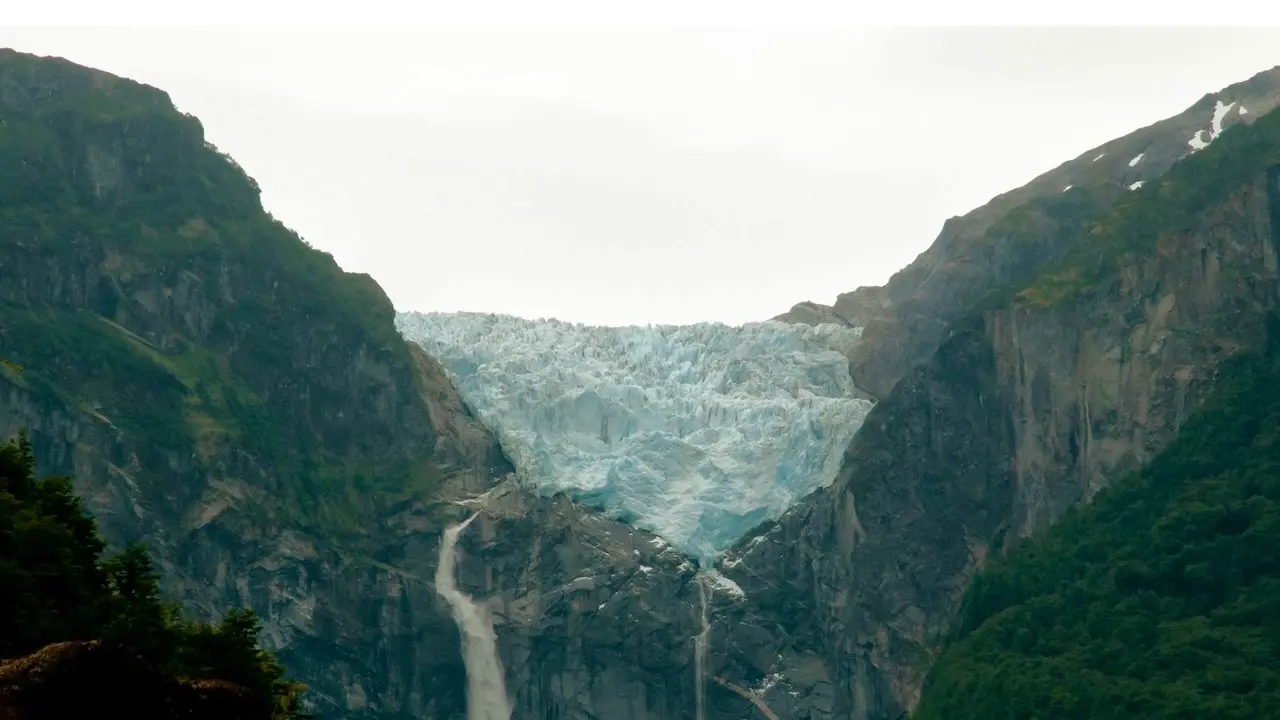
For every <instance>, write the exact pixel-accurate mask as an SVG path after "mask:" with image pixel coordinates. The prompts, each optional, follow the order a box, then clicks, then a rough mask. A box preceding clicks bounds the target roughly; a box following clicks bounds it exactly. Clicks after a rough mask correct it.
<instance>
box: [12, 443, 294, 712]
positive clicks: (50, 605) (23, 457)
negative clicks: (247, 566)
mask: <svg viewBox="0 0 1280 720" xmlns="http://www.w3.org/2000/svg"><path fill="white" fill-rule="evenodd" d="M105 550H106V548H105V545H104V543H103V542H102V540H101V539H99V537H98V533H97V530H96V527H95V525H94V522H93V520H92V519H90V518H89V517H87V516H86V515H85V513H84V512H83V510H82V508H81V505H80V501H79V499H78V498H77V497H76V495H75V493H74V492H73V491H72V488H71V483H70V481H69V480H67V479H66V478H62V477H47V478H44V479H37V477H36V475H35V458H34V457H33V455H32V450H31V445H30V443H29V442H28V441H27V439H26V437H25V436H22V437H19V438H18V439H17V440H16V441H10V442H7V443H5V444H3V445H0V658H19V657H22V656H25V655H29V654H31V653H33V652H36V651H38V650H40V649H41V648H43V647H45V646H47V645H49V644H51V643H58V642H64V641H71V640H80V641H97V642H98V643H99V644H100V645H101V646H105V647H108V648H111V649H112V650H114V651H116V653H117V656H118V657H126V658H128V659H129V661H130V662H136V663H138V664H140V665H143V666H146V667H148V668H150V669H153V670H154V671H156V672H157V673H159V674H163V675H166V676H170V677H179V678H184V679H186V680H201V679H204V680H217V681H219V682H221V683H226V684H230V685H232V686H235V688H237V692H238V693H239V694H240V695H242V696H243V697H245V698H246V699H247V705H248V706H249V707H250V708H256V709H254V710H253V712H252V716H254V717H261V718H263V719H264V720H265V719H267V718H271V719H273V720H275V719H284V718H301V717H306V716H305V715H304V714H303V713H302V712H301V711H300V697H301V693H302V691H303V688H302V686H301V685H298V684H296V683H293V682H290V681H289V680H287V679H286V678H285V673H284V669H283V668H282V667H281V666H280V664H279V663H277V662H276V660H275V658H274V657H272V656H271V655H270V654H269V653H267V652H265V651H263V650H261V649H260V648H259V647H258V643H257V638H258V633H259V630H260V625H259V621H258V619H257V618H256V617H255V616H254V615H253V613H252V612H250V611H247V610H243V611H242V610H232V611H230V612H228V613H227V615H226V616H225V617H224V618H223V619H222V620H221V622H220V623H218V624H216V625H211V624H207V623H201V622H194V621H191V620H188V619H185V618H184V617H183V616H182V613H181V612H180V611H179V609H178V608H177V607H175V606H172V605H169V604H167V603H165V602H164V601H163V600H162V599H161V596H160V591H159V587H158V578H157V574H156V572H155V571H154V569H153V567H152V564H151V560H150V558H149V557H148V555H147V552H146V550H145V549H144V548H142V547H141V546H138V545H135V546H131V547H129V548H126V549H125V550H123V551H122V552H119V553H116V554H107V553H106V552H105ZM0 667H2V666H0ZM0 700H2V699H0ZM138 700H139V702H141V701H143V700H145V698H138ZM3 706H4V703H3V702H2V701H0V711H2V710H3V709H4V707H3ZM113 709H114V708H101V710H103V711H109V710H113ZM122 709H128V708H122ZM0 715H3V712H0ZM6 717H7V716H6Z"/></svg>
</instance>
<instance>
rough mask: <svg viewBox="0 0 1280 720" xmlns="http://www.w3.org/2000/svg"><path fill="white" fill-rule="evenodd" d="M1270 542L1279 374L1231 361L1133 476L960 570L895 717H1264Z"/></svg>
mask: <svg viewBox="0 0 1280 720" xmlns="http://www.w3.org/2000/svg"><path fill="white" fill-rule="evenodd" d="M1224 137H1225V136H1224ZM1220 140H1221V138H1220ZM1277 548H1280V369H1278V368H1277V366H1276V365H1275V363H1274V362H1273V361H1270V360H1264V359H1262V358H1260V357H1257V356H1252V355H1250V356H1242V357H1237V358H1234V359H1232V360H1230V361H1228V362H1227V363H1225V364H1224V366H1223V368H1222V369H1221V374H1220V378H1219V381H1218V384H1217V389H1216V391H1215V395H1214V397H1213V398H1211V399H1210V400H1209V401H1208V402H1207V403H1206V404H1205V405H1204V406H1203V407H1202V409H1201V410H1200V411H1199V412H1198V413H1197V414H1196V415H1195V417H1194V418H1192V419H1191V420H1190V421H1189V422H1188V423H1187V425H1186V426H1184V427H1183V429H1182V431H1181V432H1180V434H1179V437H1178V439H1177V440H1176V441H1175V442H1174V443H1173V444H1172V445H1171V446H1170V447H1169V448H1168V449H1166V450H1165V451H1164V452H1163V453H1161V454H1160V456H1159V457H1158V458H1157V459H1156V460H1155V461H1153V462H1152V463H1151V464H1150V465H1149V466H1148V467H1147V468H1146V469H1145V470H1143V471H1141V472H1140V473H1137V474H1135V475H1133V476H1131V477H1128V478H1125V479H1123V480H1120V481H1118V482H1116V483H1115V484H1114V485H1113V486H1112V487H1110V488H1109V489H1107V490H1104V491H1102V492H1101V493H1099V494H1098V496H1097V498H1096V499H1095V500H1094V502H1093V503H1092V504H1090V505H1088V506H1085V507H1081V508H1077V509H1075V510H1072V511H1071V512H1069V513H1068V514H1067V516H1066V517H1064V518H1063V519H1062V521H1061V522H1059V523H1058V524H1057V525H1056V526H1055V527H1054V528H1052V529H1051V530H1049V531H1048V532H1047V533H1045V534H1044V535H1043V536H1040V537H1038V538H1036V539H1033V540H1029V541H1027V542H1026V544H1025V545H1022V546H1021V547H1019V548H1017V549H1016V550H1014V551H1013V552H1012V553H1011V554H1010V556H1009V557H1007V558H1005V559H1003V560H999V561H996V562H995V563H993V565H992V566H990V567H988V568H987V569H986V570H984V571H982V572H981V573H979V574H978V576H977V577H976V578H975V580H974V582H973V585H972V586H971V587H970V588H969V591H968V593H967V595H966V600H965V607H964V610H963V613H962V617H961V620H960V624H959V626H958V628H957V630H956V632H955V633H954V637H953V638H952V639H951V642H950V644H949V646H948V648H947V649H946V650H945V651H944V652H943V654H942V656H941V658H940V659H939V661H938V662H937V664H936V665H935V666H934V668H933V671H932V672H931V674H930V677H929V681H928V683H927V685H926V688H925V693H924V697H923V699H922V701H921V704H920V707H919V709H918V712H917V713H916V714H915V715H914V716H913V717H914V718H915V719H916V720H940V719H945V720H966V719H967V718H973V719H974V720H1022V719H1026V720H1032V719H1043V720H1072V719H1074V718H1091V719H1093V720H1106V719H1109V718H1115V719H1117V720H1119V719H1120V718H1134V717H1142V718H1153V719H1165V718H1167V719H1170V720H1172V719H1175V718H1176V719H1179V720H1184V719H1185V720H1193V719H1196V720H1199V719H1202V718H1214V719H1215V720H1234V719H1237V718H1238V719H1239V720H1245V719H1246V718H1248V719H1253V718H1263V717H1280V552H1278V551H1277Z"/></svg>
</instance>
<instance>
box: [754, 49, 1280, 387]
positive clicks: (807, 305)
mask: <svg viewBox="0 0 1280 720" xmlns="http://www.w3.org/2000/svg"><path fill="white" fill-rule="evenodd" d="M1223 98H1226V99H1229V100H1231V101H1232V102H1233V103H1235V108H1236V112H1233V113H1230V114H1228V115H1227V117H1226V121H1227V122H1226V125H1225V126H1226V127H1231V126H1233V125H1235V124H1239V123H1247V122H1252V121H1253V120H1255V119H1256V118H1257V117H1260V116H1261V115H1264V114H1266V113H1267V112H1269V111H1270V110H1272V109H1274V108H1275V107H1276V106H1277V105H1278V104H1280V66H1276V67H1274V68H1271V69H1269V70H1264V71H1261V72H1259V73H1256V74H1255V75H1253V76H1252V77H1250V78H1248V79H1246V80H1243V81H1241V82H1238V83H1233V84H1231V85H1228V86H1227V87H1225V88H1223V89H1222V90H1219V91H1217V92H1212V93H1206V94H1205V95H1203V96H1201V98H1200V99H1199V100H1197V101H1196V102H1195V103H1193V104H1192V105H1190V106H1189V107H1188V108H1187V109H1186V110H1184V111H1183V112H1182V113H1179V114H1178V115H1174V116H1171V117H1168V118H1165V119H1163V120H1159V121H1157V122H1154V123H1152V124H1151V125H1148V126H1146V127H1144V128H1140V129H1138V130H1135V131H1133V132H1131V133H1128V134H1126V135H1124V136H1122V137H1119V138H1116V139H1114V140H1110V141H1108V142H1105V143H1103V144H1101V145H1098V146H1096V147H1094V148H1090V149H1089V150H1086V151H1085V152H1083V153H1081V154H1080V155H1078V156H1076V157H1075V158H1073V159H1071V160H1067V161H1065V162H1063V163H1061V164H1059V165H1058V166H1057V167H1055V168H1053V169H1051V170H1049V171H1047V172H1044V173H1041V174H1040V175H1038V176H1037V177H1035V178H1034V179H1032V180H1031V181H1030V182H1028V183H1026V184H1025V185H1022V186H1021V187H1018V188H1015V189H1013V190H1010V191H1008V192H1005V193H1001V194H999V195H997V196H995V197H994V198H992V199H991V200H990V201H988V202H987V203H986V204H984V205H982V206H981V207H978V208H975V209H974V210H972V211H970V212H968V213H966V214H964V215H960V216H955V217H951V218H948V219H947V220H946V221H945V222H944V223H943V226H942V230H941V232H940V233H939V235H938V238H937V239H936V240H935V241H934V242H933V243H932V244H931V245H930V246H929V248H928V249H926V250H925V251H924V252H922V253H920V255H919V256H917V257H916V259H915V260H913V261H912V262H911V263H910V264H908V265H907V266H906V267H904V268H903V269H901V270H899V271H897V272H896V273H894V274H893V275H892V276H891V277H890V278H889V280H888V281H887V282H886V283H885V284H884V285H882V286H864V287H860V288H857V289H855V290H852V291H850V292H848V293H843V294H841V295H840V296H838V297H837V299H836V302H835V303H834V304H833V305H831V306H826V305H822V304H820V303H816V302H813V301H805V302H802V303H798V304H797V305H795V306H794V307H792V309H791V310H789V311H787V312H785V313H782V314H780V315H777V316H775V319H778V320H783V321H787V322H803V323H806V324H814V323H816V322H821V321H826V322H838V323H844V324H861V325H863V326H864V327H865V331H864V332H865V334H866V337H867V342H866V343H865V344H864V345H863V346H862V347H860V348H858V349H857V350H855V351H854V352H853V353H851V355H850V361H851V363H852V364H853V367H854V370H855V375H856V376H858V377H859V378H860V380H859V382H860V384H861V385H862V386H863V387H864V388H865V389H866V390H868V391H869V392H870V393H871V394H873V395H874V396H876V397H882V396H883V395H885V394H886V393H887V392H888V391H889V390H890V389H891V388H892V387H893V385H894V384H895V383H896V382H897V379H898V378H899V377H900V376H901V374H902V373H903V372H905V371H906V369H907V368H909V367H910V366H912V365H913V364H915V363H917V362H920V361H922V360H923V359H925V358H927V357H928V355H929V354H930V353H931V352H932V351H933V349H934V348H936V347H937V345H938V343H939V342H940V339H941V336H942V334H943V333H944V332H945V326H946V325H947V324H948V323H949V322H952V321H954V320H955V319H956V318H957V317H958V314H959V313H963V312H964V311H965V310H966V309H967V308H968V307H969V306H970V305H971V304H973V303H974V302H975V301H976V300H977V299H978V297H979V295H981V294H982V293H984V292H986V291H987V290H989V289H990V288H992V287H999V286H1005V285H1009V284H1012V283H1014V282H1017V281H1019V280H1025V279H1029V278H1030V277H1031V276H1032V275H1034V274H1035V273H1036V272H1037V271H1038V269H1039V268H1040V267H1042V266H1043V265H1044V264H1046V263H1048V262H1053V261H1054V260H1056V259H1057V258H1056V254H1055V253H1054V252H1053V251H1052V249H1050V248H1038V249H1039V250H1040V251H1041V252H1042V253H1043V254H1044V257H1043V258H1040V257H1036V258H1023V259H1020V261H1019V262H1014V263H1012V264H1011V265H1010V266H1008V267H1002V266H1000V265H998V264H997V265H995V266H992V264H991V260H992V258H991V257H990V255H989V253H987V252H984V250H983V245H984V244H985V243H988V242H992V241H998V240H1000V238H1001V236H1002V235H1007V234H1008V233H1002V232H1000V228H999V227H998V224H999V223H1000V222H1001V221H1002V219H1004V218H1006V217H1007V216H1008V215H1009V214H1010V213H1014V212H1017V211H1018V210H1019V209H1020V208H1025V207H1028V206H1032V205H1034V203H1036V202H1037V201H1039V202H1044V201H1049V200H1051V199H1052V198H1054V197H1055V196H1056V195H1058V194H1060V193H1062V192H1064V191H1065V189H1066V188H1068V187H1071V188H1072V189H1079V188H1088V189H1091V190H1092V191H1093V192H1098V193H1100V194H1101V196H1102V197H1103V198H1104V199H1103V201H1102V206H1104V207H1105V206H1107V205H1109V204H1110V202H1114V199H1116V198H1119V197H1122V196H1123V195H1122V192H1123V191H1125V190H1128V189H1129V187H1130V186H1131V185H1133V184H1134V183H1139V182H1142V183H1145V182H1148V181H1150V180H1152V179H1154V178H1156V177H1159V176H1161V175H1163V174H1164V172H1166V171H1167V170H1168V168H1169V167H1171V166H1172V165H1173V163H1174V162H1176V161H1177V160H1178V159H1180V158H1182V157H1185V156H1186V155H1188V154H1191V153H1192V152H1194V151H1195V149H1194V147H1193V145H1192V144H1191V143H1190V142H1189V141H1191V140H1192V139H1193V138H1195V137H1197V136H1199V135H1200V132H1201V131H1207V130H1209V129H1210V128H1211V125H1212V121H1213V119H1214V107H1215V103H1216V102H1218V101H1219V100H1220V99H1223ZM1240 107H1244V108H1245V109H1246V110H1247V112H1246V113H1245V114H1244V115H1241V114H1240V113H1239V112H1238V109H1239V108H1240ZM1139 158H1140V159H1139ZM1135 159H1137V162H1136V163H1135V162H1134V160H1135ZM1131 163H1132V164H1131ZM1106 198H1109V199H1106ZM1045 250H1049V251H1048V252H1044V251H1045Z"/></svg>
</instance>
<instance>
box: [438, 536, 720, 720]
mask: <svg viewBox="0 0 1280 720" xmlns="http://www.w3.org/2000/svg"><path fill="white" fill-rule="evenodd" d="M479 515H480V513H478V512H477V513H475V514H474V515H472V516H471V517H469V518H467V519H466V520H464V521H462V522H461V523H458V524H457V525H451V526H449V527H448V528H446V529H445V531H444V537H443V538H441V540H440V564H439V566H438V567H436V593H438V594H439V595H440V597H442V598H444V601H445V602H446V603H448V605H449V610H450V611H451V612H452V613H453V620H454V622H456V623H457V624H458V630H459V631H460V632H461V634H462V661H463V664H464V665H465V666H466V668H467V720H511V701H510V700H509V699H508V698H507V690H506V687H505V686H504V684H503V672H502V661H501V660H499V659H498V636H497V635H496V634H494V632H493V620H492V618H490V617H489V613H488V610H487V609H486V608H485V607H484V606H483V605H480V604H477V603H476V602H475V601H474V600H472V599H471V598H470V597H468V596H467V595H466V594H464V593H462V592H461V591H459V590H458V586H457V583H456V581H455V580H454V577H453V572H454V566H455V564H456V563H457V560H458V557H457V547H458V536H459V535H461V534H462V531H463V530H466V529H467V526H468V525H470V524H471V521H472V520H475V519H476V517H478V516H479ZM704 622H705V620H704ZM699 707H701V706H699ZM698 717H699V718H701V717H702V716H701V711H699V716H698Z"/></svg>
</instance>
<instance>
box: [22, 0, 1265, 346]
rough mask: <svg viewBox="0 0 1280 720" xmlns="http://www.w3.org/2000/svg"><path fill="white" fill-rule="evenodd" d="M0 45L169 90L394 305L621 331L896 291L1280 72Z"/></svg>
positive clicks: (544, 50) (1189, 47) (826, 53)
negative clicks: (1069, 163)
mask: <svg viewBox="0 0 1280 720" xmlns="http://www.w3.org/2000/svg"><path fill="white" fill-rule="evenodd" d="M264 1H265V0H264ZM268 6H269V5H268ZM77 17H80V16H77ZM46 21H47V20H46ZM0 45H5V46H10V47H15V48H17V49H19V50H24V51H28V52H35V53H39V54H53V55H60V56H63V57H67V58H69V59H71V60H74V61H76V62H79V63H82V64H86V65H91V66H94V67H98V68H101V69H104V70H107V71H110V72H114V73H117V74H121V75H125V76H127V77H131V78H134V79H137V80H140V81H143V82H147V83H150V84H152V85H156V86H158V87H161V88H163V89H165V90H167V91H168V92H169V93H170V95H171V96H172V97H173V99H174V101H175V103H176V104H177V105H178V107H179V108H180V109H182V110H184V111H186V112H190V113H193V114H195V115H197V116H199V117H200V118H201V119H202V120H203V122H204V125H205V128H206V131H207V134H208V137H209V139H210V140H211V141H213V142H214V143H216V144H217V145H218V146H219V147H220V148H221V149H223V150H225V151H227V152H229V153H230V154H231V155H233V156H234V157H235V158H236V159H237V160H238V161H239V162H240V164H241V165H243V166H244V167H245V168H246V169H247V171H248V172H249V173H250V174H251V175H252V176H254V177H255V178H256V179H257V180H258V182H259V183H260V184H261V186H262V188H263V199H264V202H265V204H266V205H267V207H268V209H269V210H271V211H272V212H273V213H274V214H275V215H276V216H277V217H278V218H280V219H281V220H282V221H284V222H285V223H286V224H288V225H289V226H291V227H293V228H294V229H296V230H297V231H298V232H299V233H300V234H301V235H302V236H303V237H305V238H306V239H307V240H308V241H310V242H311V243H312V244H314V245H316V246H318V247H320V248H322V249H324V250H327V251H329V252H331V253H333V254H334V256H335V257H336V258H337V259H338V261H339V262H340V263H341V264H342V265H343V267H345V268H347V269H349V270H356V271H363V272H368V273H370V274H372V275H373V276H374V277H375V278H376V279H377V280H378V282H379V283H381V285H382V286H383V287H384V288H385V289H386V291H387V293H388V294H389V295H390V296H391V298H392V300H393V302H395V304H396V306H397V308H398V309H401V310H423V311H429V310H446V311H447V310H475V311H492V312H506V313H511V314H515V315H521V316H526V317H542V316H546V317H552V316H554V317H559V318H562V319H566V320H576V321H583V322H593V323H605V324H623V323H646V322H673V323H685V322H694V321H698V320H721V321H726V322H734V323H737V322H744V321H749V320H758V319H764V318H767V317H770V316H772V315H775V314H777V313H779V312H782V311H785V310H786V309H787V308H789V307H790V306H791V305H792V304H794V303H795V302H798V301H800V300H816V301H819V302H830V301H831V300H833V299H834V296H835V295H836V294H837V293H839V292H843V291H846V290H851V289H853V288H854V287H856V286H858V285H864V284H879V283H882V282H883V281H884V280H885V279H886V278H887V277H888V276H889V275H890V274H891V273H892V272H893V271H895V270H897V269H898V268H900V267H902V266H903V265H905V264H906V263H908V262H910V260H911V259H912V258H914V257H915V255H916V254H918V253H919V252H920V251H921V250H923V249H924V248H925V247H927V246H928V245H929V243H931V242H932V241H933V239H934V236H935V235H936V234H937V232H938V230H939V228H940V227H941V225H942V222H943V220H944V219H946V218H947V217H948V216H951V215H958V214H962V213H964V212H966V211H967V210H969V209H971V208H973V207H975V206H977V205H980V204H982V203H984V202H986V201H987V200H988V199H989V198H990V197H991V196H993V195H995V194H998V193H1000V192H1003V191H1006V190H1009V189H1011V188H1013V187H1016V186H1018V185H1021V184H1023V183H1024V182H1026V181H1028V180H1030V179H1031V178H1032V177H1033V176H1034V175H1036V174H1038V173H1040V172H1042V171H1044V170H1047V169H1050V168H1052V167H1054V166H1056V165H1057V164H1059V163H1061V162H1063V161H1065V160H1068V159H1070V158H1072V157H1075V156H1076V155H1079V154H1080V153H1082V152H1084V151H1086V150H1087V149H1089V148H1090V147H1092V146H1094V145H1097V144H1100V143H1102V142H1105V141H1106V140H1109V139H1111V138H1113V137H1116V136H1118V135H1122V134H1124V133H1126V132H1128V131H1130V130H1133V129H1136V128H1138V127H1140V126H1143V125H1147V124H1149V123H1151V122H1154V121H1156V120H1159V119H1161V118H1163V117H1165V116H1168V115H1171V114H1174V113H1177V112H1180V111H1181V110H1183V109H1185V108H1186V107H1187V106H1188V105H1190V104H1192V103H1193V102H1195V101H1196V100H1197V99H1199V98H1200V97H1201V96H1202V95H1204V94H1205V93H1207V92H1212V91H1216V90H1217V89H1219V88H1221V87H1222V86H1225V85H1227V84H1230V83H1232V82H1235V81H1238V80H1243V79H1245V78H1247V77H1248V76H1250V75H1252V74H1254V73H1256V72H1258V71H1261V70H1264V69H1267V68H1270V67H1272V66H1274V65H1277V64H1280V29H1238V30H1229V29H1198V30H1193V29H1148V30H1132V29H1128V30H1121V29H1114V30H1107V29H917V30H905V29H885V28H874V27H863V28H856V29H855V28H846V29H831V28H820V27H813V26H811V27H796V26H792V27H775V28H772V29H770V28H767V27H762V26H761V25H759V24H756V25H755V26H752V27H747V26H744V24H739V26H738V27H736V28H735V27H725V28H721V29H717V30H706V29H701V30H700V29H677V28H675V27H670V26H668V27H658V26H650V27H638V26H633V27H626V26H611V27H607V26H599V27H569V26H560V27H557V26H550V25H542V26H524V27H505V28H504V27H496V26H489V27H485V26H479V25H474V24H473V25H468V26H454V27H443V26H436V27H421V26H420V27H406V28H400V29H390V28H386V27H381V28H380V27H369V26H363V27H347V28H333V27H329V28H322V27H310V28H303V27H259V28H247V27H234V26H228V27H206V28H199V27H186V28H164V29H154V28H151V29H144V28H132V29H131V28H120V27H116V28H98V29H41V28H16V27H12V26H10V27H6V28H0Z"/></svg>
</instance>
